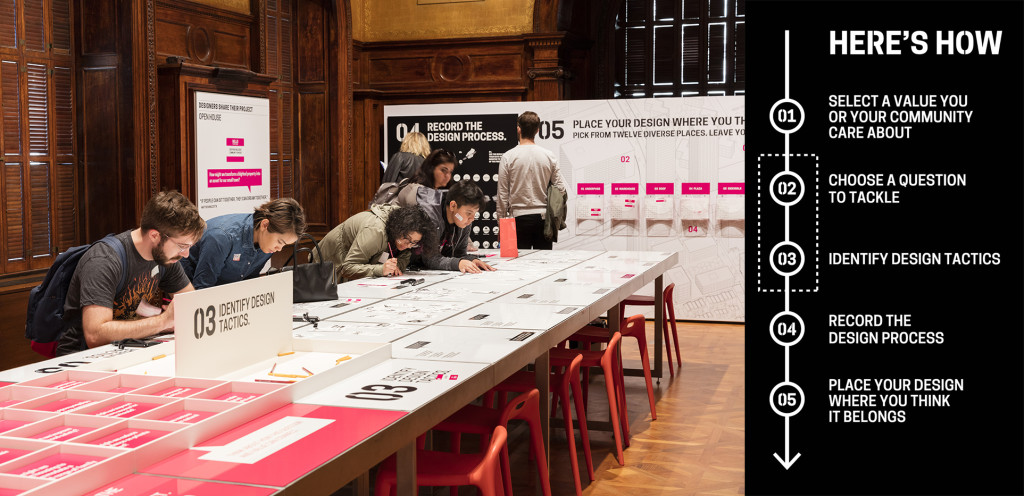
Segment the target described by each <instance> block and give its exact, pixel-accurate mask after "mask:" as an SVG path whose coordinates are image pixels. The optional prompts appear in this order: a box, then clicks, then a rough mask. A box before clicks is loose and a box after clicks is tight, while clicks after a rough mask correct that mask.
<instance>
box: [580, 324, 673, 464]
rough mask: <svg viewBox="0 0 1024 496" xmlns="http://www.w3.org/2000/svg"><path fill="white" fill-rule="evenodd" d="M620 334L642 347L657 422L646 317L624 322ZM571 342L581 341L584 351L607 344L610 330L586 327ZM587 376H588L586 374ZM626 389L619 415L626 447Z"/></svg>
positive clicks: (620, 379) (627, 429) (619, 378)
mask: <svg viewBox="0 0 1024 496" xmlns="http://www.w3.org/2000/svg"><path fill="white" fill-rule="evenodd" d="M620 332H621V333H622V335H623V336H625V337H632V338H636V341H637V345H638V346H639V347H640V361H641V362H642V363H643V369H644V380H645V381H646V382H647V400H648V402H649V403H650V405H651V419H652V420H657V419H658V413H657V410H655V407H654V384H653V383H652V382H651V361H650V360H649V359H648V358H647V328H646V323H645V321H644V316H643V315H641V314H637V315H634V316H632V317H629V318H628V319H626V320H624V321H622V325H621V327H620ZM569 339H570V340H574V341H579V342H580V344H581V345H582V346H583V348H584V349H588V348H590V344H591V343H598V342H605V341H608V329H605V328H603V327H593V326H586V327H584V328H582V329H580V330H579V331H577V332H576V334H573V335H572V337H570V338H569ZM584 376H586V374H584ZM617 380H618V382H619V384H623V383H624V376H623V374H622V369H621V367H620V369H619V376H618V377H617ZM625 391H626V390H625V388H624V387H620V388H619V391H618V394H619V396H618V397H619V409H620V411H619V415H620V416H621V418H622V419H623V426H622V432H623V433H624V435H625V438H626V439H627V441H626V445H627V446H629V441H628V439H629V415H628V414H627V412H626V396H625Z"/></svg>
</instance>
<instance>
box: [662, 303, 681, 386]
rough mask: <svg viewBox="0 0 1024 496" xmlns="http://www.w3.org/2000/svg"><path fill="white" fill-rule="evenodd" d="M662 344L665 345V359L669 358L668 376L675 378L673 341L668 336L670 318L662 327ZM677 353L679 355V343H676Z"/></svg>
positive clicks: (666, 319)
mask: <svg viewBox="0 0 1024 496" xmlns="http://www.w3.org/2000/svg"><path fill="white" fill-rule="evenodd" d="M661 335H662V338H661V340H662V342H664V343H665V357H666V358H668V376H669V377H675V376H676V371H675V367H673V366H672V341H670V340H669V335H668V318H667V317H666V318H665V324H664V325H662V326H661ZM676 353H679V343H678V342H677V343H676Z"/></svg>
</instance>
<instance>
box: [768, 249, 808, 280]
mask: <svg viewBox="0 0 1024 496" xmlns="http://www.w3.org/2000/svg"><path fill="white" fill-rule="evenodd" d="M768 262H769V263H770V264H771V266H772V270H774V271H775V273H777V274H779V275H780V276H783V277H787V276H791V275H794V274H796V273H797V272H800V269H802V268H804V251H803V250H801V249H800V245H798V244H796V243H794V242H792V241H783V242H781V243H779V244H777V245H775V247H774V248H772V251H771V254H769V255H768Z"/></svg>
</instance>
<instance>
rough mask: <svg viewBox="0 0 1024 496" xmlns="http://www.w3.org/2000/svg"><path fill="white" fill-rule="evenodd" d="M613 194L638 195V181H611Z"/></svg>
mask: <svg viewBox="0 0 1024 496" xmlns="http://www.w3.org/2000/svg"><path fill="white" fill-rule="evenodd" d="M612 194H613V195H639V194H640V183H612Z"/></svg>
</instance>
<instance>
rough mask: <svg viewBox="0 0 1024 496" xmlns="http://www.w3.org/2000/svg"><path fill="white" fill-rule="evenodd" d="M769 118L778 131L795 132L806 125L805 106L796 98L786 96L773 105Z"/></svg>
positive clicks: (784, 132)
mask: <svg viewBox="0 0 1024 496" xmlns="http://www.w3.org/2000/svg"><path fill="white" fill-rule="evenodd" d="M768 119H769V120H770V121H771V122H772V127H774V128H775V130H776V131H778V132H780V133H783V134H789V133H795V132H796V131H797V130H798V129H800V126H803V125H804V108H803V107H801V106H800V104H799V103H797V101H796V100H790V99H789V98H784V99H782V100H779V101H777V102H775V105H772V110H771V115H769V116H768Z"/></svg>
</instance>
